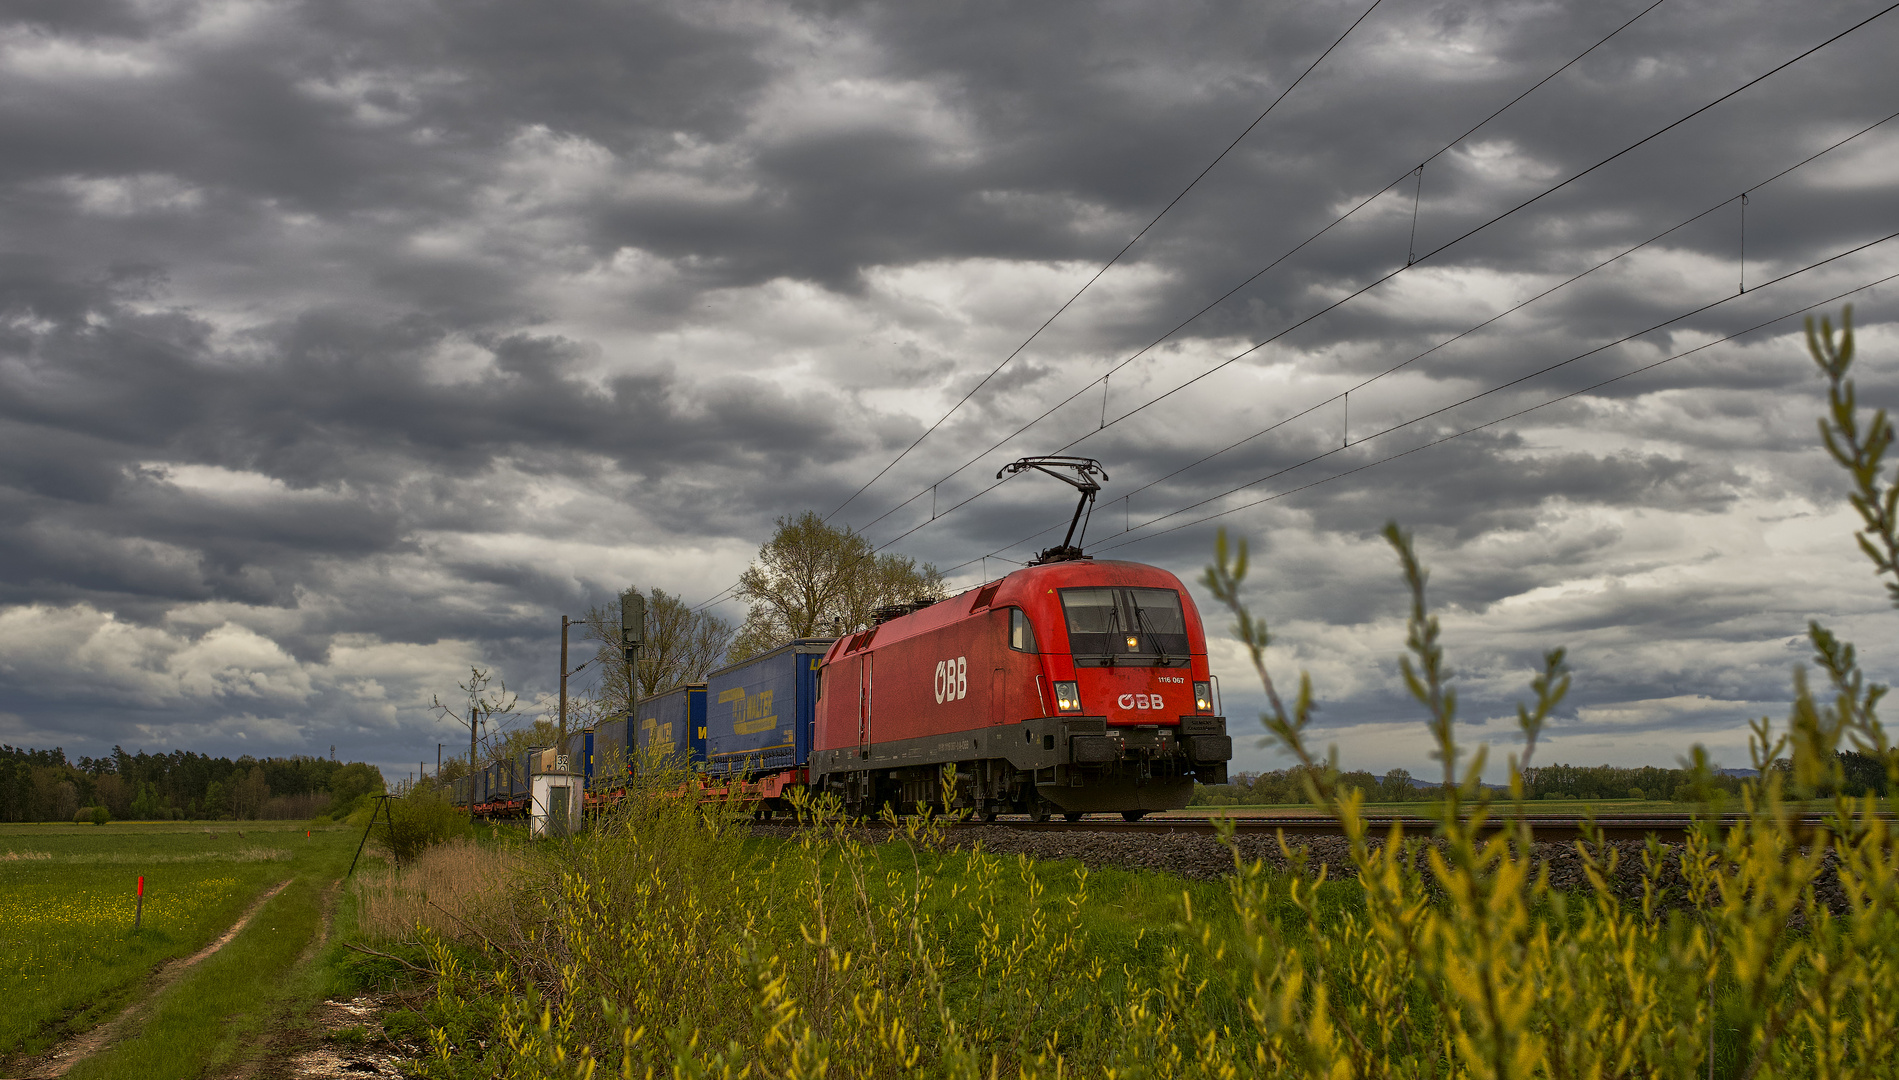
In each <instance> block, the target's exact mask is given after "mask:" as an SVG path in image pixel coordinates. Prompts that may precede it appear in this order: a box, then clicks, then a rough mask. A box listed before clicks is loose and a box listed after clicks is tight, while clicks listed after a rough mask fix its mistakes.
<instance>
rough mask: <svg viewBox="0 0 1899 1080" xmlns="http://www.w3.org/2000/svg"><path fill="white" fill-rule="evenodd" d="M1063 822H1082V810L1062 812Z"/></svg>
mask: <svg viewBox="0 0 1899 1080" xmlns="http://www.w3.org/2000/svg"><path fill="white" fill-rule="evenodd" d="M1062 820H1063V821H1080V820H1081V811H1080V810H1065V811H1063V812H1062Z"/></svg>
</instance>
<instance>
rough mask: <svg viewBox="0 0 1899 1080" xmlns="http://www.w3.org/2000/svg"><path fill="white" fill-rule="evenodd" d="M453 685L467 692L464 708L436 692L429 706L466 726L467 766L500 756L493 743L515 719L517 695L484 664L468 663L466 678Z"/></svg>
mask: <svg viewBox="0 0 1899 1080" xmlns="http://www.w3.org/2000/svg"><path fill="white" fill-rule="evenodd" d="M456 688H457V689H459V690H460V691H461V692H462V693H463V694H465V695H467V698H468V706H467V709H466V711H459V710H457V709H455V708H454V707H453V706H450V705H445V704H443V702H442V699H441V697H440V696H439V695H437V696H434V697H433V698H432V704H431V705H430V706H429V708H430V709H431V710H433V711H434V712H435V714H436V718H437V719H444V718H452V719H454V720H455V721H456V722H458V723H460V724H461V725H462V726H463V727H465V728H467V729H468V760H469V764H470V766H471V767H472V766H473V765H475V764H476V763H478V762H481V761H497V760H500V759H499V758H498V757H497V756H496V754H497V751H496V749H495V747H496V745H497V744H498V743H499V742H500V741H501V740H502V739H504V738H505V737H506V729H507V728H508V727H509V726H511V724H512V722H513V721H514V720H515V719H516V717H515V709H516V708H517V707H518V706H519V704H520V698H519V697H517V696H516V695H514V694H512V693H510V692H509V691H508V683H507V680H505V679H496V678H494V677H492V676H490V675H489V674H488V671H487V669H485V668H478V667H472V666H471V667H470V668H469V669H468V681H467V682H465V683H457V684H456ZM484 748H485V749H486V752H485V753H484V752H483V749H484Z"/></svg>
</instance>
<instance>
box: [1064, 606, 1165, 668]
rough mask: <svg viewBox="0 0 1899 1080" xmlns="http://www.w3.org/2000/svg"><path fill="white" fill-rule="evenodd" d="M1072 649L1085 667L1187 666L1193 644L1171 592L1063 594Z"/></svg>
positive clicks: (1076, 659) (1078, 660)
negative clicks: (1119, 665) (1191, 644)
mask: <svg viewBox="0 0 1899 1080" xmlns="http://www.w3.org/2000/svg"><path fill="white" fill-rule="evenodd" d="M1061 597H1062V614H1063V616H1064V617H1065V618H1066V619H1067V622H1068V643H1069V648H1070V649H1071V650H1073V652H1074V654H1075V663H1077V664H1078V665H1080V666H1082V667H1102V666H1106V667H1113V666H1115V665H1117V664H1131V665H1138V666H1141V667H1185V666H1187V663H1188V650H1189V643H1188V640H1187V619H1186V615H1185V614H1184V613H1183V612H1182V611H1181V607H1180V594H1179V593H1177V592H1175V591H1174V590H1172V589H1135V588H1082V589H1063V590H1061Z"/></svg>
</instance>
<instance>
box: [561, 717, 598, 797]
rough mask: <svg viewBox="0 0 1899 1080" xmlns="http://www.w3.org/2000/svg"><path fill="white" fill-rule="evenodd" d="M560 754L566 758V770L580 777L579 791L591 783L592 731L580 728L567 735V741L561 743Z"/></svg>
mask: <svg viewBox="0 0 1899 1080" xmlns="http://www.w3.org/2000/svg"><path fill="white" fill-rule="evenodd" d="M560 752H561V754H562V755H563V756H564V757H566V758H567V768H568V769H569V770H570V771H572V772H575V773H578V774H579V775H580V787H581V790H583V791H584V790H586V789H587V788H588V787H591V786H592V783H593V729H592V728H581V729H580V730H579V731H570V732H568V733H567V739H566V741H565V742H563V743H561V748H560Z"/></svg>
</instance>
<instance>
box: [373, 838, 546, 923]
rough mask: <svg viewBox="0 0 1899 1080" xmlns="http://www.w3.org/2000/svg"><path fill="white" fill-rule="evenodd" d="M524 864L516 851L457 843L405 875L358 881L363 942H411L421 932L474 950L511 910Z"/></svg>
mask: <svg viewBox="0 0 1899 1080" xmlns="http://www.w3.org/2000/svg"><path fill="white" fill-rule="evenodd" d="M524 862H525V859H524V858H523V856H522V853H521V852H520V851H519V850H518V849H515V848H510V847H497V846H495V845H492V844H488V845H483V844H477V843H476V842H474V841H473V840H466V839H457V840H450V841H448V842H447V843H444V844H437V845H436V846H434V847H431V848H429V849H427V850H426V851H424V852H422V854H420V855H418V856H416V858H415V861H413V862H409V863H405V864H404V865H403V866H402V868H401V869H400V870H392V869H382V870H378V871H374V872H370V873H366V874H363V875H361V876H359V877H357V879H356V881H355V884H354V886H353V888H354V890H355V893H356V910H357V912H358V919H359V921H360V925H361V928H362V933H363V936H364V937H367V938H370V939H372V940H376V941H410V940H413V939H414V938H415V936H416V932H417V930H418V928H419V929H422V930H427V931H428V932H429V933H431V934H433V935H436V936H439V937H441V938H444V939H446V940H450V941H460V942H464V943H469V944H472V943H473V942H474V941H475V930H474V928H475V927H478V926H482V925H485V924H486V923H487V922H488V921H489V920H491V919H492V918H493V917H494V916H495V915H496V914H497V913H499V912H500V911H501V910H502V909H503V908H504V907H505V906H506V904H507V897H508V890H509V887H510V884H511V883H512V882H514V881H516V880H517V878H518V875H519V874H520V872H521V869H522V866H523V864H524Z"/></svg>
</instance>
